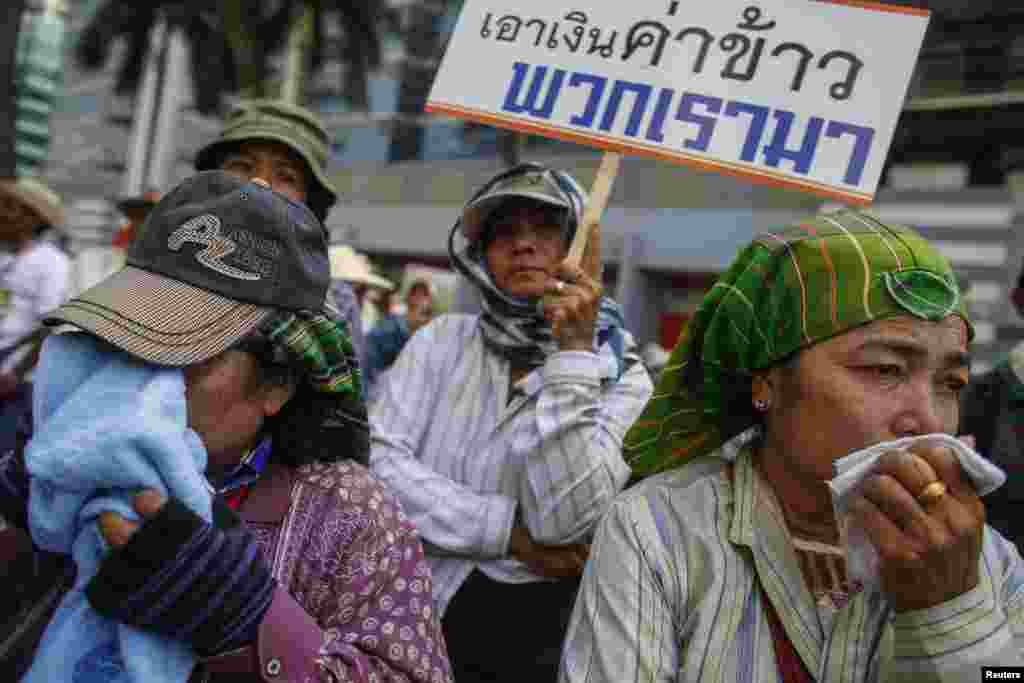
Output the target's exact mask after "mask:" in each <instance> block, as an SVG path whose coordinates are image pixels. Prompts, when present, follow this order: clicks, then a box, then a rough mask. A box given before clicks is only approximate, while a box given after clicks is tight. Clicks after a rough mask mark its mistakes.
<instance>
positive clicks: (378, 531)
mask: <svg viewBox="0 0 1024 683" xmlns="http://www.w3.org/2000/svg"><path fill="white" fill-rule="evenodd" d="M249 527H250V528H251V529H252V530H253V531H254V532H255V534H256V537H257V539H258V543H259V545H260V547H261V549H262V550H263V551H264V553H265V554H266V557H267V560H268V562H271V563H272V564H273V565H274V569H275V575H276V576H277V577H278V579H279V580H280V581H281V584H282V585H283V586H285V587H286V588H287V589H288V592H289V593H290V594H291V595H292V597H293V598H295V600H296V601H297V602H298V603H299V604H300V605H302V607H303V608H304V609H305V610H306V612H308V613H309V614H310V615H312V616H313V618H314V619H315V620H316V621H317V623H318V624H319V625H320V627H321V628H322V629H323V633H324V640H323V642H322V643H321V644H320V649H319V655H320V656H319V659H318V664H319V666H320V670H321V672H322V676H321V679H320V680H322V681H332V682H334V681H361V682H362V681H365V682H367V683H411V682H413V681H416V682H419V683H450V681H451V680H452V677H451V669H450V666H449V663H448V655H447V651H446V649H445V645H444V638H443V636H442V633H441V626H440V620H439V618H438V615H437V613H436V612H435V610H434V608H433V603H432V601H431V577H430V569H429V567H428V565H427V561H426V559H425V557H424V555H423V548H422V546H421V545H420V543H419V539H418V537H417V535H416V532H415V528H414V527H413V524H412V522H410V521H409V520H408V519H407V518H406V516H405V514H404V513H403V512H402V509H401V507H400V505H399V503H398V502H397V500H396V499H395V498H394V497H393V496H392V495H391V494H390V493H388V492H387V491H386V490H385V489H384V487H383V486H382V485H381V483H380V482H379V481H377V480H376V479H375V478H374V477H373V476H372V475H371V474H370V473H369V472H368V471H367V470H366V469H365V468H363V467H362V466H360V465H358V464H356V463H353V462H339V463H327V464H323V463H318V464H312V465H306V466H304V467H302V468H300V469H299V470H298V475H297V478H296V483H295V486H294V488H293V490H292V507H291V510H290V511H289V513H288V515H287V516H286V517H285V519H284V520H283V523H282V524H281V525H273V524H252V523H250V524H249Z"/></svg>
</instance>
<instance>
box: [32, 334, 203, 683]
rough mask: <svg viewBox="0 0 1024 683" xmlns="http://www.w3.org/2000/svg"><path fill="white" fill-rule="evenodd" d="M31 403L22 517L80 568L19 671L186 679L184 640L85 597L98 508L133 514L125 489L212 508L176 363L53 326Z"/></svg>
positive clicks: (48, 677) (98, 549)
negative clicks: (109, 613) (125, 619)
mask: <svg viewBox="0 0 1024 683" xmlns="http://www.w3.org/2000/svg"><path fill="white" fill-rule="evenodd" d="M33 403H34V406H33V410H34V420H35V433H34V436H33V438H32V441H30V442H29V444H28V447H27V448H26V451H25V461H26V466H27V468H28V471H29V474H30V475H31V489H30V495H29V511H28V515H29V528H30V530H31V532H32V538H33V539H34V540H35V542H36V544H38V545H39V546H40V547H42V548H44V549H46V550H49V551H52V552H58V553H71V554H72V555H73V556H74V560H75V564H76V565H77V566H78V575H77V577H76V579H75V585H74V587H73V588H72V589H71V590H70V591H69V592H68V593H67V594H66V595H65V596H64V599H63V600H62V602H61V604H60V606H59V607H58V609H57V612H56V613H55V615H54V617H53V619H52V620H51V622H50V624H49V626H48V627H47V629H46V632H45V634H44V635H43V639H42V641H41V642H40V645H39V650H38V652H37V654H36V658H35V661H34V662H33V664H32V667H31V669H29V672H28V673H27V674H26V676H25V678H24V679H23V680H24V681H25V682H26V683H43V682H46V683H50V682H52V681H67V682H69V683H92V682H94V681H104V682H108V681H116V682H117V683H121V682H127V681H146V682H147V683H163V682H170V681H174V682H176V683H184V682H185V681H186V680H187V679H188V676H189V674H190V672H191V670H192V668H193V666H194V664H195V655H194V654H193V653H192V650H191V648H190V647H189V646H188V645H187V644H185V643H182V642H178V641H171V640H168V639H166V638H163V637H160V636H157V635H155V634H151V633H147V632H144V631H140V630H138V629H136V628H133V627H130V626H126V625H124V624H119V623H117V622H113V621H110V620H108V619H106V618H104V617H102V616H100V615H99V614H97V613H96V612H95V611H94V610H93V609H92V607H91V606H90V605H89V603H88V600H87V599H86V596H85V587H86V585H87V584H88V582H89V580H90V579H91V578H92V577H93V576H94V575H95V574H96V572H97V570H98V568H99V564H100V561H101V560H102V558H103V556H104V555H105V554H106V552H107V551H108V546H107V544H106V541H105V540H104V539H103V537H102V535H101V534H100V532H99V528H98V525H97V523H96V521H97V516H98V515H99V514H100V512H103V511H106V510H111V511H114V512H117V513H119V514H121V515H123V516H125V517H128V518H129V519H134V520H138V515H137V514H136V513H135V512H134V510H133V509H132V505H131V499H132V497H133V496H134V494H135V493H137V492H138V491H139V490H140V489H143V488H155V489H158V490H159V491H161V492H162V493H163V494H164V495H168V496H174V497H175V498H177V499H179V500H180V501H181V502H182V503H184V504H185V505H186V506H188V507H189V508H190V509H191V510H193V511H194V512H196V513H197V514H198V515H199V516H201V517H202V518H203V519H205V520H207V521H210V519H211V498H210V493H209V489H208V488H207V486H206V483H205V479H204V477H203V471H204V470H205V469H206V450H205V448H204V447H203V445H202V442H201V441H200V439H199V436H198V435H197V434H196V433H195V432H193V431H192V430H190V429H188V427H187V419H188V417H187V415H188V414H187V410H186V403H185V384H184V379H183V376H182V372H181V371H180V370H179V369H171V368H163V367H159V366H156V365H150V364H147V363H144V362H142V361H139V360H136V359H134V358H133V357H131V356H129V355H127V354H125V353H123V352H121V351H118V350H117V349H114V348H113V347H111V346H109V345H107V344H106V343H104V342H102V341H99V340H97V339H95V338H93V337H91V336H89V335H86V334H81V333H75V334H61V335H54V336H51V337H50V338H48V339H47V340H46V342H45V344H44V346H43V350H42V355H41V357H40V361H39V368H38V370H37V371H36V376H35V395H34V401H33Z"/></svg>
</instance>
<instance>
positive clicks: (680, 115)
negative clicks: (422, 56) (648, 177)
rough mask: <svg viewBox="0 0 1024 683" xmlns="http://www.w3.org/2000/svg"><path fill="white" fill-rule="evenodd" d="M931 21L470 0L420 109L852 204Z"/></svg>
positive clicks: (672, 5)
mask: <svg viewBox="0 0 1024 683" xmlns="http://www.w3.org/2000/svg"><path fill="white" fill-rule="evenodd" d="M927 24H928V12H927V11H925V10H918V9H914V8H908V7H898V6H893V5H883V4H878V3H874V2H862V1H861V0H843V1H842V2H840V1H839V0H756V1H754V0H714V1H713V2H706V1H704V0H630V1H629V2H610V1H609V2H601V3H591V4H590V5H589V6H587V7H586V9H585V10H582V9H577V6H576V5H571V4H567V3H566V2H564V0H517V1H516V2H515V3H509V2H507V1H505V2H503V1H502V0H465V4H464V5H463V9H462V12H461V14H460V16H459V20H458V25H457V27H456V30H455V32H454V33H453V35H452V37H451V41H450V42H449V44H448V49H447V51H446V53H445V57H444V60H443V62H442V64H441V67H440V68H439V70H438V73H437V77H436V78H435V80H434V84H433V88H432V89H431V92H430V97H429V100H428V102H427V105H426V109H427V110H428V111H432V112H438V113H445V114H449V115H452V116H456V117H459V118H464V119H472V120H475V121H479V122H481V123H487V124H490V125H494V126H500V127H503V128H512V129H516V130H520V131H523V132H527V133H534V134H537V135H542V136H547V137H554V138H560V139H563V140H568V141H572V142H577V143H580V144H584V145H590V146H594V147H599V148H602V149H605V150H610V151H615V152H622V153H627V154H636V155H645V156H652V157H658V158H662V159H667V160H670V161H674V162H677V163H685V164H690V165H694V166H699V167H703V168H708V169H712V170H715V171H719V172H724V173H729V174H733V175H736V176H741V177H744V178H748V179H750V180H753V181H756V182H763V183H770V184H777V185H786V186H792V187H797V188H800V189H803V190H806V191H809V192H814V193H816V194H820V195H822V196H826V197H832V198H837V199H841V200H843V201H847V202H852V203H862V204H863V203H868V202H870V201H871V199H872V197H873V196H874V193H875V189H876V187H877V185H878V181H879V178H880V176H881V173H882V167H883V165H884V163H885V157H886V154H887V153H888V150H889V145H890V142H891V141H892V136H893V131H894V129H895V126H896V122H897V119H898V118H899V114H900V110H901V109H902V106H903V100H904V97H905V96H906V90H907V85H908V84H909V82H910V77H911V74H912V72H913V68H914V63H915V61H916V59H917V53H918V51H919V50H920V47H921V42H922V40H923V39H924V33H925V29H926V27H927Z"/></svg>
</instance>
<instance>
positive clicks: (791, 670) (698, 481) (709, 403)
mask: <svg viewBox="0 0 1024 683" xmlns="http://www.w3.org/2000/svg"><path fill="white" fill-rule="evenodd" d="M972 334H973V333H972V328H971V325H970V322H969V321H968V319H967V316H966V314H965V312H964V306H963V303H962V301H961V299H960V295H959V291H958V289H957V284H956V280H955V278H954V277H953V274H952V272H951V271H950V268H949V265H948V263H947V262H946V260H945V259H944V258H943V257H942V256H941V255H940V254H939V253H938V252H937V251H936V250H935V249H934V247H933V246H931V245H930V244H929V243H928V242H927V241H926V240H924V239H923V238H921V237H920V236H919V235H918V234H917V233H915V232H913V231H912V230H909V229H907V228H903V227H901V226H895V225H889V224H885V223H882V222H879V221H878V220H876V219H874V218H873V217H871V216H869V215H867V214H863V213H858V212H852V211H844V212H839V213H834V214H830V215H822V216H819V217H817V218H815V219H810V220H807V221H804V222H801V223H798V224H796V225H792V226H790V227H788V228H786V229H784V230H781V231H778V232H771V233H768V234H765V235H762V236H760V237H758V238H756V239H755V240H753V242H751V243H750V244H749V245H748V246H747V247H746V248H745V249H744V250H743V251H742V252H741V253H740V254H739V256H738V257H737V259H736V260H735V261H734V262H733V264H732V265H731V267H730V268H729V269H728V270H727V271H726V273H725V274H724V275H723V276H722V277H721V279H720V280H719V281H718V282H717V283H716V284H715V286H714V287H713V288H712V289H711V291H710V292H708V294H707V296H706V297H705V299H704V301H703V303H702V304H701V306H700V307H699V309H698V311H697V313H696V315H695V317H694V319H693V321H692V322H691V324H690V326H689V328H688V330H687V336H686V338H685V339H684V340H683V341H681V342H680V344H679V345H678V346H677V347H676V349H675V350H674V351H673V353H672V358H671V360H670V361H669V364H668V366H667V368H666V369H665V372H664V374H663V375H662V378H661V380H660V382H659V384H658V387H657V388H656V390H655V394H654V397H653V399H652V400H651V401H650V403H649V404H648V406H647V408H646V410H645V413H644V415H643V416H641V418H640V420H639V421H638V422H637V423H636V424H635V425H634V427H633V428H632V430H631V431H630V433H629V434H628V435H627V438H626V441H625V446H624V451H625V457H626V459H627V461H628V462H630V464H631V466H632V468H633V471H634V477H643V476H645V475H649V474H653V473H661V474H659V475H658V476H652V477H650V478H649V479H646V480H645V481H643V482H641V483H640V484H639V485H637V486H635V487H633V489H632V490H631V491H630V492H629V493H627V494H625V495H624V496H623V497H621V498H620V499H619V500H618V501H616V503H615V504H614V505H613V506H612V508H611V510H610V511H609V513H608V514H607V515H606V517H605V519H604V521H603V523H602V525H601V527H600V528H599V530H598V532H597V536H596V539H595V542H594V546H593V550H592V554H591V562H590V566H589V568H588V570H587V574H586V575H585V577H584V582H583V586H582V588H581V592H580V596H579V598H578V600H577V602H576V607H575V613H574V615H573V622H572V626H571V627H570V631H569V635H568V639H567V641H566V645H565V652H564V655H563V661H562V680H563V681H584V680H586V681H588V682H591V683H592V682H594V681H622V680H635V679H637V678H642V679H643V680H647V681H694V682H696V681H741V682H751V683H753V682H759V681H779V680H781V681H785V682H787V683H788V682H796V681H834V682H837V683H838V682H844V683H845V682H854V681H857V682H860V681H904V680H915V681H917V680H932V681H935V680H943V681H960V680H969V678H967V677H968V676H970V677H974V676H977V675H978V674H977V672H978V671H979V670H980V666H981V664H983V663H984V664H992V663H996V662H1001V663H1005V660H1008V661H1009V662H1010V663H1013V662H1015V661H1017V660H1018V659H1019V658H1020V649H1019V646H1015V645H1014V644H1013V642H1012V641H1013V640H1014V639H1015V638H1019V637H1021V636H1024V627H1018V626H1016V624H1021V623H1022V621H1024V565H1022V563H1021V559H1020V556H1019V555H1018V553H1017V551H1016V549H1015V548H1013V547H1012V545H1010V544H1009V543H1007V542H1006V541H1005V540H1004V539H1002V537H1000V536H998V534H996V533H994V532H992V531H991V530H986V529H985V527H984V515H983V511H982V506H981V503H980V501H979V498H978V495H977V493H976V492H975V490H974V488H973V486H972V485H971V483H969V481H968V480H967V479H966V476H965V475H963V473H962V472H961V470H960V467H959V465H958V462H957V460H956V459H955V456H954V454H953V453H952V452H951V451H950V449H948V448H945V447H935V446H929V447H922V446H921V445H918V444H915V445H911V446H909V447H908V448H907V449H906V450H891V451H888V452H886V453H884V455H882V456H881V458H880V459H879V460H878V465H877V466H878V469H877V470H876V472H875V474H873V475H871V476H868V477H867V478H866V479H865V480H864V484H863V488H862V489H859V491H858V493H857V494H856V495H855V497H854V499H853V500H854V502H853V503H852V505H851V508H850V509H851V512H852V524H854V525H856V526H857V528H859V529H863V530H864V532H865V534H866V537H867V539H868V540H869V542H870V543H871V545H872V546H874V548H875V549H876V551H877V554H878V557H879V576H880V580H879V582H878V586H877V587H874V586H863V585H860V584H858V583H856V582H852V581H848V580H847V578H846V577H847V574H846V556H845V551H844V550H843V541H841V539H840V534H839V528H838V525H837V523H836V520H835V517H834V515H833V512H832V501H831V496H830V493H829V489H828V487H827V485H826V481H827V480H828V479H830V478H832V476H833V472H832V464H833V462H834V461H836V460H837V459H839V458H841V457H843V456H845V455H847V454H849V453H851V452H854V451H859V450H861V449H864V448H866V447H869V446H873V445H875V444H879V443H882V442H886V441H890V440H893V439H896V438H900V437H911V436H918V435H925V434H935V433H938V434H950V433H952V432H953V431H954V430H955V429H956V426H957V412H958V405H957V404H958V400H957V397H958V394H959V391H960V389H961V388H962V387H963V385H964V384H966V381H967V376H968V368H967V346H968V343H969V339H970V337H971V336H972Z"/></svg>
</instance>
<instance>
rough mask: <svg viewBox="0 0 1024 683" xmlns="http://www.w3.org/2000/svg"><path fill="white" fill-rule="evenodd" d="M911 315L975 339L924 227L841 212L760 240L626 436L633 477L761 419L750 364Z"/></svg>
mask: <svg viewBox="0 0 1024 683" xmlns="http://www.w3.org/2000/svg"><path fill="white" fill-rule="evenodd" d="M907 314H910V315H913V316H916V317H919V318H923V319H926V320H941V319H943V318H945V317H946V316H947V315H950V314H956V315H959V316H961V317H962V318H963V319H964V320H965V321H967V325H968V331H969V334H970V335H971V336H972V337H973V329H972V328H971V326H970V322H969V321H968V318H967V313H966V310H965V308H964V304H963V301H962V300H961V298H960V293H959V289H958V287H957V282H956V278H955V277H954V275H953V272H952V270H951V269H950V266H949V263H948V262H947V261H946V259H945V257H943V256H942V255H941V254H940V253H939V252H938V251H937V250H936V249H935V248H934V247H933V246H932V245H931V244H929V242H928V241H927V240H925V239H924V238H923V237H921V236H920V235H918V234H917V233H916V232H914V231H913V230H911V229H909V228H906V227H903V226H899V225H891V224H885V223H881V222H879V221H878V220H876V219H875V218H873V217H872V216H869V215H867V214H864V213H859V212H856V211H840V212H837V213H833V214H829V215H821V216H817V217H814V218H812V219H808V220H806V221H803V222H800V223H798V224H796V225H792V226H788V227H786V228H784V229H782V230H781V231H778V232H769V233H767V234H764V235H761V236H759V237H756V238H755V239H754V240H753V241H752V242H751V243H750V244H749V245H748V246H747V247H746V248H745V249H744V250H743V251H742V252H741V253H740V254H739V256H738V257H737V258H736V260H735V261H734V262H733V263H732V265H731V266H730V267H729V269H728V270H727V271H726V272H725V274H724V275H723V276H722V277H721V278H720V279H719V280H718V282H716V283H715V285H714V286H713V287H712V289H711V290H710V291H709V292H708V293H707V295H706V296H705V298H704V300H703V302H702V303H701V305H700V306H699V307H698V309H697V312H696V314H695V315H694V318H693V320H692V322H691V323H690V325H689V326H688V328H687V333H686V336H685V338H684V339H682V340H680V342H679V343H678V344H677V345H676V348H675V349H674V350H673V351H672V355H671V358H670V359H669V363H668V366H667V367H666V368H665V371H664V372H663V374H662V375H661V378H660V379H659V381H658V385H657V387H656V389H655V392H654V396H653V397H652V398H651V401H650V402H649V403H648V404H647V407H646V409H645V410H644V414H643V415H642V416H641V417H640V420H639V421H638V422H637V423H636V424H634V426H633V428H632V429H631V430H630V432H629V433H628V434H627V435H626V440H625V443H624V455H625V457H626V461H627V462H628V463H629V464H630V466H631V467H632V469H633V473H634V476H644V475H647V474H651V473H654V472H659V471H663V470H666V469H669V468H672V467H675V466H677V465H680V464H682V463H684V462H686V461H688V460H690V459H692V458H694V457H696V456H698V455H703V454H706V453H710V452H712V451H714V450H716V449H717V448H719V447H720V446H721V445H722V444H723V443H725V442H726V441H727V440H729V439H730V438H732V437H733V436H736V435H737V434H740V433H742V432H744V431H745V430H748V429H749V428H750V427H752V426H753V425H754V424H756V421H757V416H756V414H755V412H754V411H753V408H752V407H751V405H750V403H751V401H750V394H749V387H750V377H751V375H750V373H751V371H753V370H758V369H762V368H767V367H770V366H772V365H774V364H775V363H777V362H779V361H781V360H783V359H785V358H786V357H787V356H789V355H790V354H792V353H794V352H796V351H798V350H800V349H802V348H805V347H808V346H811V345H812V344H816V343H818V342H820V341H824V340H826V339H829V338H830V337H833V336H835V335H838V334H842V333H843V332H846V331H847V330H850V329H851V328H853V327H856V326H858V325H862V324H865V323H869V322H872V321H874V320H879V319H882V318H887V317H891V316H896V315H907Z"/></svg>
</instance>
